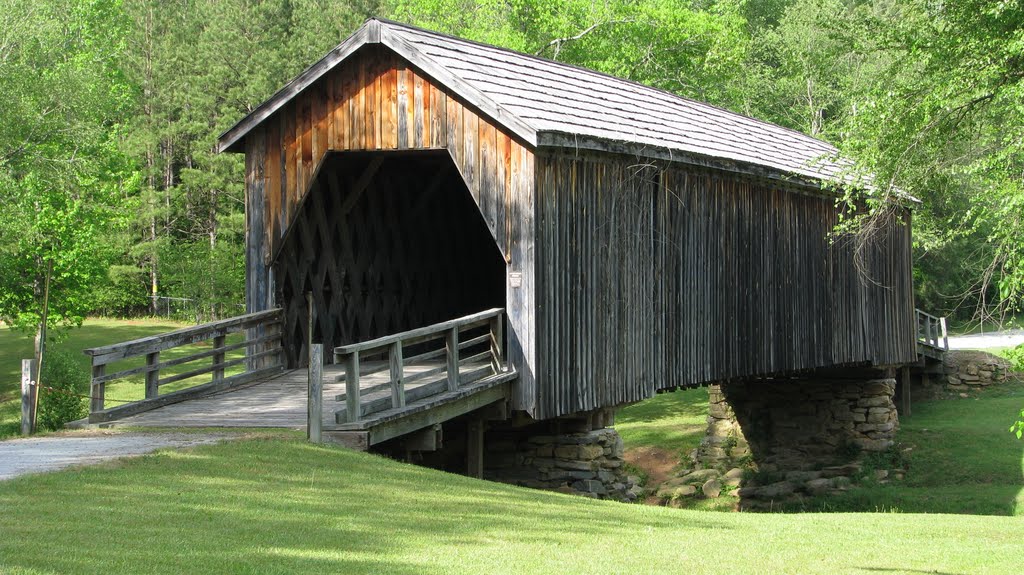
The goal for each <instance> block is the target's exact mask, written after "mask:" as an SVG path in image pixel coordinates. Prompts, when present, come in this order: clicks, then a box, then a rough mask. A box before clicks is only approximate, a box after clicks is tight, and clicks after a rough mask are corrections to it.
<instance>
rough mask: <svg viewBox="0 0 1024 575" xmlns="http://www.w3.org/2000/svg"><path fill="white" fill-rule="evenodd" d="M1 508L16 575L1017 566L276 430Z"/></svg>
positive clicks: (972, 522)
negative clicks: (429, 465) (636, 500)
mask: <svg viewBox="0 0 1024 575" xmlns="http://www.w3.org/2000/svg"><path fill="white" fill-rule="evenodd" d="M0 508H3V509H4V510H5V515H6V516H7V517H9V518H17V520H8V521H4V522H2V523H0V572H10V573H102V574H104V575H107V574H110V573H136V572H146V573H296V572H321V573H399V574H405V573H409V574H412V573H426V574H432V573H473V574H479V573H564V574H572V573H630V574H632V573H679V572H692V573H768V572H771V573H879V572H881V573H915V572H917V573H919V572H928V573H932V572H941V573H1008V572H1014V571H1015V569H1016V568H1017V567H1018V565H1019V561H1020V557H1022V556H1024V540H1022V539H1021V538H1020V535H1019V532H1020V522H1019V520H1016V519H1014V518H994V517H985V518H978V517H954V516H936V515H933V516H928V515H891V514H860V515H857V514H850V515H825V514H809V515H779V514H775V515H757V514H724V513H723V514H714V513H704V512H694V511H682V510H674V509H667V508H659V507H651V506H640V505H624V504H617V503H612V502H601V501H593V500H587V499H583V498H578V497H572V496H566V495H560V494H555V493H545V492H539V491H533V490H527V489H521V488H515V487H510V486H505V485H500V484H495V483H489V482H481V481H476V480H472V479H469V478H465V477H461V476H456V475H450V474H446V473H443V472H439V471H434V470H429V469H424V468H419V467H414V466H411V465H407V464H401V463H396V462H393V461H389V460H385V459H383V458H380V457H377V456H372V455H367V454H362V453H355V452H350V451H345V450H340V449H335V448H330V447H321V446H314V445H311V444H308V443H305V442H303V441H301V440H300V439H297V438H296V436H295V435H280V434H277V435H274V436H268V437H265V438H261V439H253V440H247V441H239V442H229V443H225V444H220V445H215V446H205V447H198V448H195V449H191V450H188V451H183V452H160V453H157V454H155V455H150V456H144V457H141V458H135V459H130V460H124V461H122V462H119V463H116V464H109V465H104V466H100V467H93V468H86V469H80V470H74V471H65V472H59V473H53V474H47V475H40V476H34V477H25V478H21V479H18V480H13V481H9V482H4V483H0ZM883 538H884V544H881V541H883ZM723 550H728V552H722V551H723ZM894 550H899V551H898V552H894Z"/></svg>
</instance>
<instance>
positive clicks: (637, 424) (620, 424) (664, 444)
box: [615, 387, 708, 458]
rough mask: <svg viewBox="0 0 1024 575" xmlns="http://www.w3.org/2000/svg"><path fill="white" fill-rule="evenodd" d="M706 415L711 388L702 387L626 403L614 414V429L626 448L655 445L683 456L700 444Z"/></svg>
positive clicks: (705, 425) (705, 424)
mask: <svg viewBox="0 0 1024 575" xmlns="http://www.w3.org/2000/svg"><path fill="white" fill-rule="evenodd" d="M707 417H708V390H707V388H704V387H700V388H697V389H688V390H685V391H676V392H674V393H662V394H659V395H656V396H654V397H652V398H651V399H648V400H647V401H641V402H640V403H634V404H633V405H630V406H627V407H625V408H623V409H622V410H620V411H619V412H618V413H617V414H616V415H615V429H616V431H618V432H619V435H621V436H622V441H623V442H624V443H625V445H626V448H627V449H628V448H630V447H640V446H654V447H658V448H660V449H666V450H669V451H671V452H673V453H676V454H678V455H679V457H680V458H683V457H685V456H686V454H688V453H689V452H690V451H691V450H693V449H694V448H695V447H697V445H698V444H699V443H700V440H701V438H702V437H703V436H704V429H705V428H706V427H707V421H706V420H707Z"/></svg>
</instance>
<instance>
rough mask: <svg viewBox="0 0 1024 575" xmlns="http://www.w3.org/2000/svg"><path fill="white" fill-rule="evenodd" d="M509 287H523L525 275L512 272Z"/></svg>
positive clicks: (509, 277) (509, 276) (509, 275)
mask: <svg viewBox="0 0 1024 575" xmlns="http://www.w3.org/2000/svg"><path fill="white" fill-rule="evenodd" d="M508 285H510V286H512V287H514V288H517V287H519V286H521V285H523V273H522V272H511V273H510V274H508Z"/></svg>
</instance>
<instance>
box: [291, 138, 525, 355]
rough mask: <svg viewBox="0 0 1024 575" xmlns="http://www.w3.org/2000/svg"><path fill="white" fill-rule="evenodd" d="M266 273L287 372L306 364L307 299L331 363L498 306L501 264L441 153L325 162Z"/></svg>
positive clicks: (362, 155)
mask: <svg viewBox="0 0 1024 575" xmlns="http://www.w3.org/2000/svg"><path fill="white" fill-rule="evenodd" d="M283 203H284V202H283V198H282V204H283ZM282 217H284V218H288V217H290V215H289V214H282ZM282 223H283V224H285V225H286V223H285V222H282ZM282 227H283V226H282ZM273 266H274V280H275V283H276V286H275V295H276V300H277V302H278V303H279V305H282V306H283V307H284V310H285V314H284V315H285V319H284V322H285V323H284V326H283V334H284V348H285V354H286V359H287V364H288V366H289V367H299V366H303V365H305V364H306V356H307V351H306V340H307V329H308V321H307V317H308V306H307V295H306V294H307V293H308V294H312V299H313V304H314V307H315V312H314V316H315V317H314V325H313V333H314V341H315V342H322V343H323V344H324V348H325V350H324V351H325V353H324V355H325V356H327V357H326V359H327V361H328V362H330V361H331V359H332V358H331V355H332V354H331V353H330V350H331V349H332V348H333V347H335V346H338V345H343V344H346V343H353V342H357V341H365V340H367V339H372V338H375V337H380V336H384V335H389V334H394V333H397V332H400V331H404V330H409V329H413V328H417V327H421V326H424V325H429V324H432V323H437V322H441V321H445V320H448V319H452V318H455V317H461V316H464V315H468V314H471V313H474V312H477V311H481V310H484V309H488V308H493V307H505V273H506V265H505V260H504V258H503V256H502V255H501V252H500V251H499V249H498V246H497V244H496V243H495V240H494V238H493V237H492V235H491V232H490V231H489V230H488V228H487V225H486V223H485V222H484V219H483V217H482V216H481V214H480V210H479V209H478V207H477V205H476V202H475V200H474V198H473V197H472V196H471V194H470V192H469V190H468V189H467V187H466V185H465V183H464V182H463V180H462V176H461V175H460V173H459V171H458V170H457V169H456V167H455V164H454V163H453V162H452V160H451V156H450V155H449V154H448V152H447V151H443V150H430V151H413V152H337V153H332V154H330V155H328V156H327V157H326V158H325V159H324V161H323V163H322V164H321V166H320V169H319V172H318V173H317V175H316V177H315V178H314V179H313V184H312V185H311V188H310V191H309V193H308V194H307V196H306V197H305V199H304V201H303V203H302V204H301V205H300V206H299V208H298V214H297V216H296V217H295V219H294V222H293V223H292V225H291V226H290V227H289V228H288V230H287V232H286V236H285V239H284V242H283V243H282V244H281V249H280V251H279V253H277V254H273Z"/></svg>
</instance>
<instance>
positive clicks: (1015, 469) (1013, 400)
mask: <svg viewBox="0 0 1024 575" xmlns="http://www.w3.org/2000/svg"><path fill="white" fill-rule="evenodd" d="M1021 406H1024V383H1020V382H1018V383H1010V384H1006V385H1001V386H994V387H991V388H989V389H987V390H985V391H982V392H979V393H976V394H972V395H971V396H970V397H968V398H960V397H959V396H956V395H954V396H951V397H949V398H946V399H942V400H932V401H917V402H915V403H914V411H913V416H912V417H909V418H904V419H903V420H902V422H901V429H900V432H899V435H898V436H897V440H898V441H899V442H900V443H902V444H903V446H905V447H912V451H911V452H910V454H909V473H908V474H907V478H906V480H905V481H904V482H903V483H890V484H888V485H867V486H865V487H861V488H858V489H855V490H853V491H851V492H849V493H848V494H845V495H844V496H842V497H831V498H829V499H828V500H820V501H811V502H808V503H807V504H806V505H805V506H804V509H809V510H820V509H825V510H843V511H902V512H914V513H970V514H986V515H1024V453H1022V452H1024V442H1022V441H1019V440H1017V439H1016V438H1015V437H1014V436H1013V435H1011V434H1010V433H1008V431H1007V430H1008V428H1009V426H1010V423H1011V422H1012V421H1013V416H1014V414H1016V413H1019V412H1020V409H1021ZM706 413H707V392H706V391H704V390H699V389H698V390H689V391H683V392H677V393H666V394H663V395H659V396H657V397H655V398H654V399H651V400H648V401H645V402H642V403H638V404H636V405H632V406H629V407H627V408H625V409H623V410H622V411H621V412H619V414H618V415H617V417H616V428H617V429H618V430H619V432H620V433H621V434H622V437H623V440H624V441H625V444H626V449H627V450H628V449H631V448H637V447H642V446H668V447H669V448H670V449H672V450H674V451H676V452H677V453H679V454H680V455H682V456H685V454H686V453H688V452H689V450H691V449H693V448H694V447H696V445H697V444H698V443H699V441H700V439H701V437H702V436H703V434H704V428H705V426H706V424H705V421H704V420H705V417H706ZM694 507H695V508H698V509H724V508H727V507H728V505H725V504H723V500H705V501H701V500H697V501H694Z"/></svg>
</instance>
